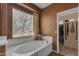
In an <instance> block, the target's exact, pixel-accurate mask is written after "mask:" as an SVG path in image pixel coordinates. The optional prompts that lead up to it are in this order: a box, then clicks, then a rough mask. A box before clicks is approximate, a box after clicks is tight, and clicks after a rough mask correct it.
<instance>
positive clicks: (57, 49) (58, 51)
mask: <svg viewBox="0 0 79 59" xmlns="http://www.w3.org/2000/svg"><path fill="white" fill-rule="evenodd" d="M58 18H59V14H58V13H57V52H59V21H58Z"/></svg>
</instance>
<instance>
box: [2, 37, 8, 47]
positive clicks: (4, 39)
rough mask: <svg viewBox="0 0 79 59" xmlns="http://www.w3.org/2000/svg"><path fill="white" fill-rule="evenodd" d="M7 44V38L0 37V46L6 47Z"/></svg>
mask: <svg viewBox="0 0 79 59" xmlns="http://www.w3.org/2000/svg"><path fill="white" fill-rule="evenodd" d="M7 43H8V42H7V37H6V36H0V46H3V45H6V44H7Z"/></svg>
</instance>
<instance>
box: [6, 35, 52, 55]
mask: <svg viewBox="0 0 79 59" xmlns="http://www.w3.org/2000/svg"><path fill="white" fill-rule="evenodd" d="M51 51H52V38H51V37H47V36H44V37H43V40H42V41H30V42H28V43H23V44H19V45H17V46H14V47H9V48H8V49H7V55H9V56H10V55H11V56H47V55H48V54H49V53H50V52H51Z"/></svg>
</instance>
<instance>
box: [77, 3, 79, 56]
mask: <svg viewBox="0 0 79 59" xmlns="http://www.w3.org/2000/svg"><path fill="white" fill-rule="evenodd" d="M77 38H78V56H79V4H78V36H77Z"/></svg>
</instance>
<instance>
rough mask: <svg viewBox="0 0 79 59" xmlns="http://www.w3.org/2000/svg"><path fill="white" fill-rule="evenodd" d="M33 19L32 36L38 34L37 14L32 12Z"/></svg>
mask: <svg viewBox="0 0 79 59" xmlns="http://www.w3.org/2000/svg"><path fill="white" fill-rule="evenodd" d="M33 15H34V19H33V31H34V35H38V34H39V13H37V12H33Z"/></svg>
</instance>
